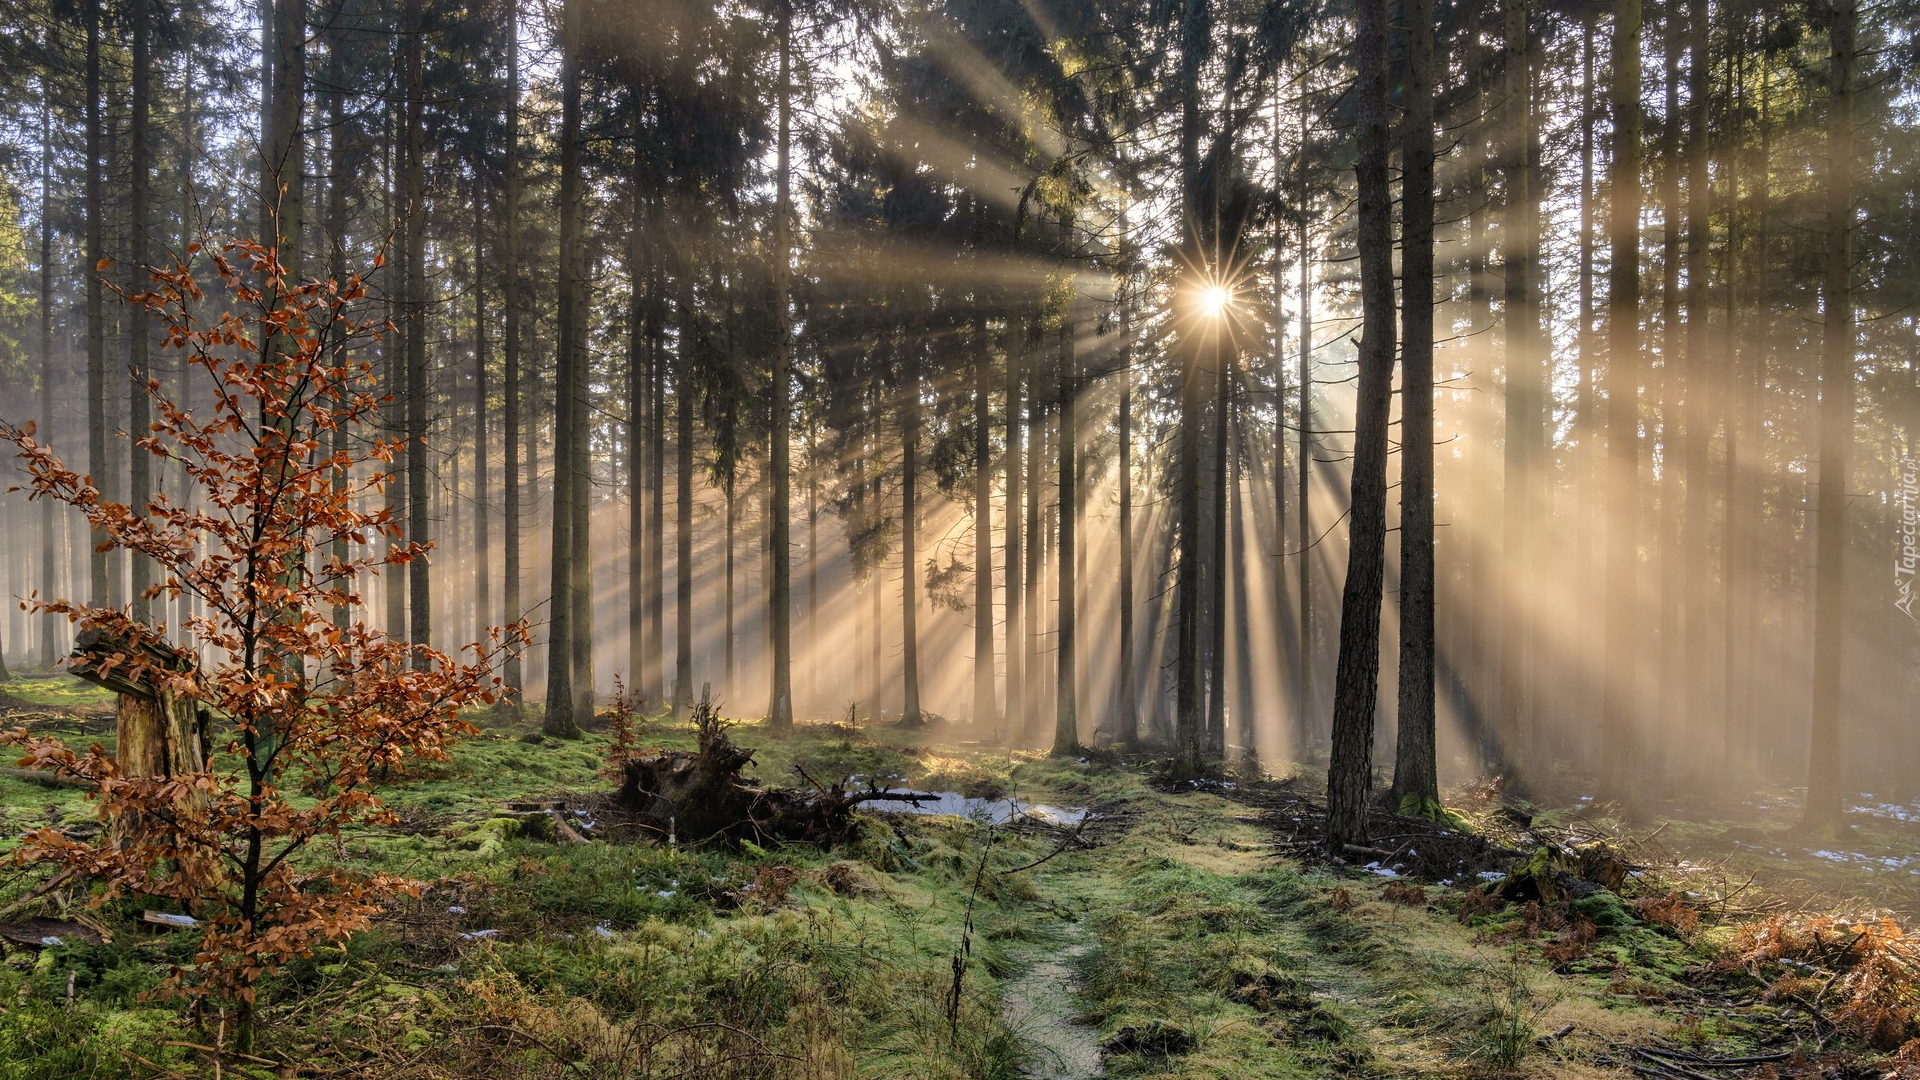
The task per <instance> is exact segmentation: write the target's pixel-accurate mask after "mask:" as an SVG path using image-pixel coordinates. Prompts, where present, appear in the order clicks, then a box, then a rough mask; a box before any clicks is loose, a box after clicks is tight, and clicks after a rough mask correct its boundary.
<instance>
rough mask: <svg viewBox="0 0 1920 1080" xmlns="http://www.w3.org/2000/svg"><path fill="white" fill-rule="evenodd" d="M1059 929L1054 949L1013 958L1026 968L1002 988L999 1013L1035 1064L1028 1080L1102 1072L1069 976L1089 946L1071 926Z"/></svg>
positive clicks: (1089, 1078)
mask: <svg viewBox="0 0 1920 1080" xmlns="http://www.w3.org/2000/svg"><path fill="white" fill-rule="evenodd" d="M1060 929H1061V932H1062V933H1063V935H1066V936H1065V938H1064V940H1063V941H1062V942H1061V943H1060V944H1059V945H1058V946H1057V947H1055V948H1052V949H1049V950H1046V951H1042V952H1036V953H1033V954H1029V955H1022V956H1017V957H1016V959H1017V960H1019V961H1021V962H1023V963H1024V964H1025V965H1026V967H1025V969H1024V970H1022V971H1021V972H1020V974H1018V975H1016V976H1014V977H1013V978H1011V979H1008V980H1007V981H1006V982H1005V983H1004V984H1002V985H1001V988H1000V1012H1001V1015H1002V1016H1003V1017H1004V1018H1005V1020H1006V1022H1007V1026H1008V1027H1009V1028H1012V1029H1013V1031H1014V1032H1015V1033H1016V1034H1018V1035H1019V1036H1020V1037H1021V1038H1023V1039H1026V1040H1027V1042H1028V1043H1030V1044H1031V1045H1032V1048H1033V1050H1034V1060H1033V1062H1032V1063H1031V1064H1030V1065H1028V1066H1027V1068H1026V1070H1025V1073H1026V1075H1027V1076H1028V1077H1029V1078H1030V1080H1093V1078H1094V1077H1098V1076H1101V1075H1103V1073H1104V1070H1103V1068H1102V1066H1101V1060H1100V1036H1099V1029H1097V1028H1095V1027H1094V1026H1092V1025H1091V1024H1088V1023H1086V1022H1084V1021H1082V1020H1081V1019H1080V1017H1079V1015H1078V1012H1079V1010H1078V1008H1077V1007H1076V1003H1075V1002H1076V998H1077V996H1078V982H1077V980H1076V979H1075V978H1074V973H1073V965H1074V963H1075V961H1078V960H1080V959H1081V958H1082V957H1084V956H1086V955H1087V953H1088V951H1089V950H1090V949H1091V947H1092V946H1091V944H1090V943H1089V942H1088V941H1086V940H1085V938H1084V936H1082V935H1081V934H1080V932H1079V931H1078V930H1077V928H1076V927H1075V926H1074V925H1073V924H1071V923H1062V924H1061V925H1060Z"/></svg>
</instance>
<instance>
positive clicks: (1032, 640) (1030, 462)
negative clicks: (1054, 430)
mask: <svg viewBox="0 0 1920 1080" xmlns="http://www.w3.org/2000/svg"><path fill="white" fill-rule="evenodd" d="M1034 320H1035V321H1036V322H1038V320H1039V314H1038V313H1037V312H1036V313H1034ZM1037 332H1038V331H1036V333H1037ZM1040 352H1041V355H1040V358H1039V359H1038V360H1037V361H1036V362H1035V363H1034V365H1033V369H1032V372H1033V373H1032V377H1031V378H1030V379H1029V381H1028V383H1027V440H1028V443H1027V484H1026V490H1027V539H1026V546H1027V550H1026V554H1027V566H1026V629H1027V640H1026V643H1025V646H1024V647H1025V649H1026V662H1025V668H1026V670H1027V671H1028V672H1029V673H1031V678H1030V679H1029V680H1028V681H1027V682H1026V683H1025V687H1026V695H1025V697H1024V698H1023V699H1022V701H1021V707H1020V723H1019V725H1018V726H1017V727H1016V726H1014V725H1009V728H1010V729H1011V730H1012V732H1013V733H1014V737H1017V738H1019V739H1020V740H1021V741H1022V742H1023V743H1031V741H1032V740H1033V738H1034V736H1035V734H1036V731H1037V729H1038V727H1039V724H1040V700H1041V698H1042V694H1041V692H1040V688H1041V683H1042V680H1043V676H1042V675H1041V669H1040V636H1041V632H1042V631H1041V628H1042V627H1043V626H1044V625H1045V624H1046V614H1045V612H1044V611H1043V609H1042V607H1041V604H1040V570H1041V563H1042V556H1043V555H1044V554H1045V548H1046V534H1045V532H1044V531H1043V530H1042V523H1041V517H1040V464H1041V462H1042V461H1044V460H1046V446H1047V424H1046V411H1045V406H1044V405H1043V404H1042V403H1041V397H1042V392H1041V387H1042V385H1043V382H1042V380H1043V378H1044V372H1045V367H1046V358H1045V349H1044V347H1043V348H1042V349H1041V350H1040Z"/></svg>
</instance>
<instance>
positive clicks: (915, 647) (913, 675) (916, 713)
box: [900, 342, 924, 727]
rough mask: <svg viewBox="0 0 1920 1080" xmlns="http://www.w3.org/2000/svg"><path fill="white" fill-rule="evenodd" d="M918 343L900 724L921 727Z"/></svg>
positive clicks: (910, 352)
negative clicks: (918, 565) (918, 542)
mask: <svg viewBox="0 0 1920 1080" xmlns="http://www.w3.org/2000/svg"><path fill="white" fill-rule="evenodd" d="M919 348H920V346H919V343H918V342H910V343H908V344H907V346H906V349H907V355H906V356H905V357H904V358H903V359H904V361H905V365H906V371H905V377H904V378H903V379H902V380H901V388H900V642H901V644H900V665H901V672H900V678H901V684H902V686H901V690H902V700H901V705H900V723H901V724H902V725H903V726H906V727H918V726H920V724H921V722H922V721H923V720H924V717H923V716H922V715H921V713H920V619H919V614H920V586H919V584H918V582H919V573H918V567H917V566H916V565H915V561H916V560H917V559H918V558H919V546H918V545H917V543H916V542H915V541H916V540H917V539H918V537H917V535H916V534H917V533H918V532H919V531H920V530H919V527H918V526H919V524H920V518H919V513H920V505H919V487H920V485H919V480H920V476H919V473H920V370H919V364H920V360H919Z"/></svg>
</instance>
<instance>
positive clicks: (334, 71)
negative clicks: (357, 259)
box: [183, 27, 354, 631]
mask: <svg viewBox="0 0 1920 1080" xmlns="http://www.w3.org/2000/svg"><path fill="white" fill-rule="evenodd" d="M344 39H345V30H344V29H342V28H339V27H335V28H334V29H333V31H332V32H331V33H330V34H329V35H328V39H327V91H326V94H327V132H328V134H327V219H326V222H327V223H326V247H327V277H328V278H329V279H331V280H333V281H335V282H344V281H346V280H347V175H348V172H349V169H348V160H347V158H348V145H349V141H350V140H351V139H352V138H353V135H351V134H350V133H349V132H348V129H347V125H346V98H347V90H346V86H347V79H346V56H345V52H346V42H345V40H344ZM328 330H329V333H330V334H331V335H332V340H331V342H330V343H329V352H330V353H331V354H332V355H334V356H336V357H337V358H338V360H339V361H341V362H345V361H346V359H347V348H348V343H347V341H346V332H345V327H343V326H339V325H337V324H336V325H332V326H329V327H328ZM183 374H184V373H183ZM348 434H349V433H348V431H347V427H346V425H340V426H338V427H335V428H334V430H333V438H332V447H331V448H330V449H331V452H332V453H333V454H334V455H335V456H336V457H339V456H342V455H343V454H345V453H346V451H347V450H348ZM351 479H352V478H351V476H350V475H349V473H348V472H347V471H345V470H342V471H341V472H339V473H337V474H336V477H335V484H336V490H339V491H341V492H343V493H344V492H345V491H346V490H347V489H348V488H349V487H350V481H351ZM332 554H333V558H334V559H335V561H337V562H339V563H342V564H345V563H346V561H347V559H348V558H350V557H351V554H352V553H351V551H350V550H349V548H348V545H347V538H346V537H345V536H337V537H335V538H334V541H333V553H332ZM353 618H354V613H353V609H352V608H351V607H349V606H348V605H347V604H344V603H343V604H336V605H334V608H333V624H334V625H335V626H337V627H339V628H340V629H341V630H342V631H345V630H346V629H347V628H348V627H350V626H351V625H352V624H353Z"/></svg>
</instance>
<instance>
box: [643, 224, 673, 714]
mask: <svg viewBox="0 0 1920 1080" xmlns="http://www.w3.org/2000/svg"><path fill="white" fill-rule="evenodd" d="M653 210H654V224H655V225H656V226H658V225H659V222H660V210H661V208H660V201H659V200H658V199H655V200H654V207H653ZM661 231H662V230H660V229H659V228H657V227H656V228H655V230H654V235H655V236H659V235H660V234H661ZM650 299H651V303H650V304H649V305H648V308H647V318H648V324H647V360H648V375H647V378H648V383H649V384H650V386H651V391H650V392H651V394H652V397H651V399H650V402H649V404H648V407H647V418H648V421H649V423H648V428H649V431H648V439H649V440H650V441H649V444H648V449H647V462H648V466H649V468H648V470H647V472H648V475H647V497H648V498H649V499H650V500H651V501H652V511H651V513H650V514H649V515H648V516H649V518H650V520H649V522H648V525H647V655H646V656H645V658H644V659H645V661H646V667H645V669H644V677H643V678H642V680H641V685H642V686H644V687H645V688H646V689H645V691H644V693H645V694H646V696H647V698H648V700H650V701H654V702H665V701H666V699H667V692H666V686H665V685H664V684H665V682H666V667H667V605H666V581H667V513H666V511H667V464H666V462H667V361H666V357H665V355H664V348H665V345H664V339H665V337H666V282H665V280H664V276H663V274H662V271H661V268H660V263H659V261H658V260H656V261H655V263H654V269H653V289H652V296H651V298H650Z"/></svg>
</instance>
